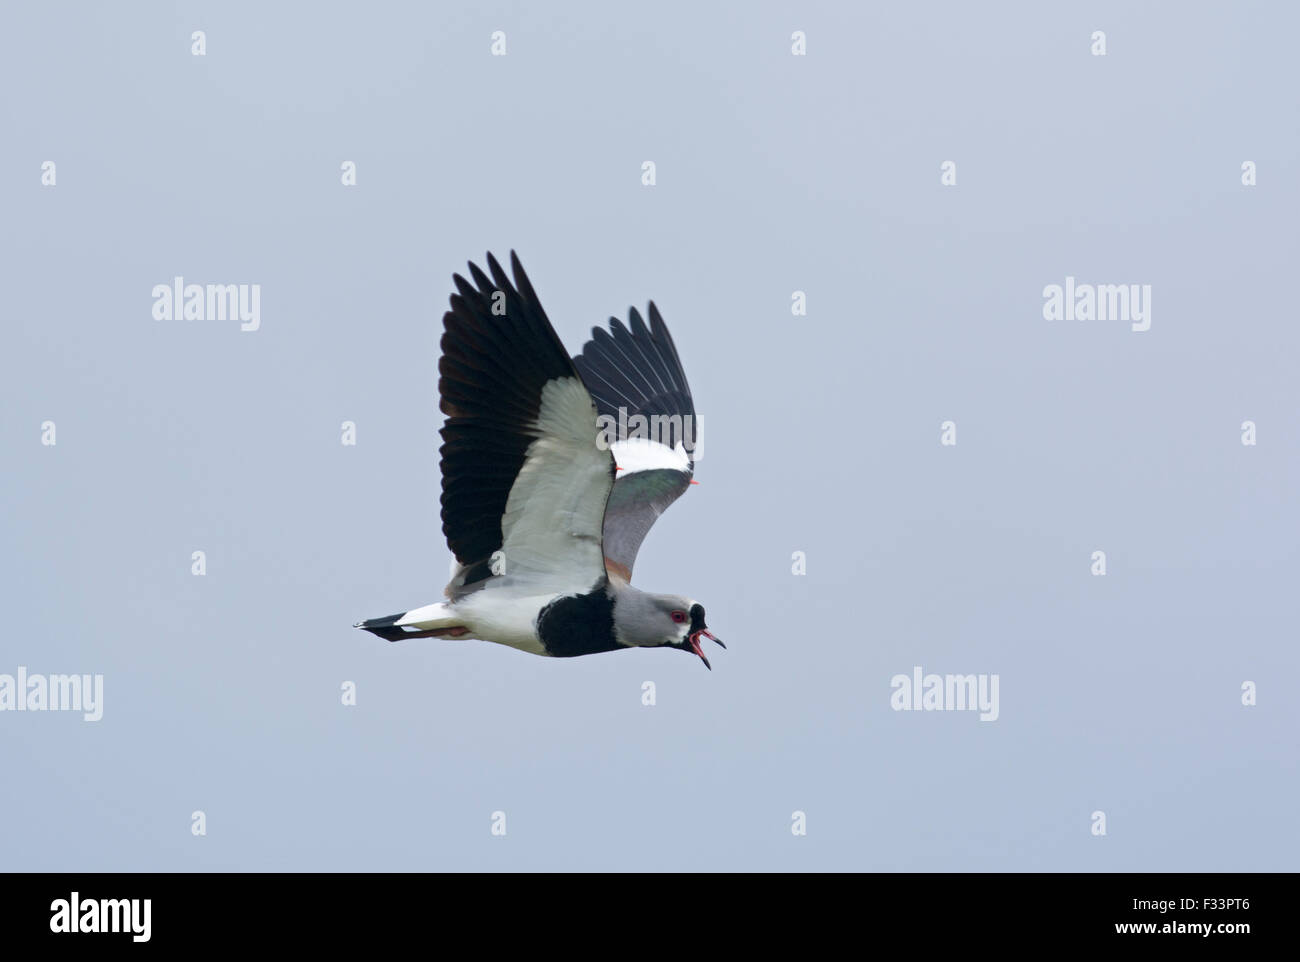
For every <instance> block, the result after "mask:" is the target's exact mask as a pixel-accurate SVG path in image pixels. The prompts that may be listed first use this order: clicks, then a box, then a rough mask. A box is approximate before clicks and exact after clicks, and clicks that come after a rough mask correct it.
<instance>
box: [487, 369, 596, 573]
mask: <svg viewBox="0 0 1300 962" xmlns="http://www.w3.org/2000/svg"><path fill="white" fill-rule="evenodd" d="M535 430H536V431H537V434H538V437H537V439H536V440H535V441H533V442H532V443H531V444H530V445H529V446H528V451H527V453H526V454H525V456H524V464H523V467H522V468H520V470H519V475H518V477H516V478H515V483H514V485H513V486H512V487H511V488H510V497H509V499H508V500H507V501H506V510H505V514H503V515H502V517H501V534H502V536H503V542H502V545H501V552H502V556H503V557H502V561H503V563H504V566H505V568H504V571H503V572H502V573H503V574H504V575H505V576H506V577H508V578H519V579H521V580H523V581H525V582H527V583H528V584H530V585H535V586H538V587H546V588H547V589H549V590H552V591H555V592H556V593H564V592H586V591H589V590H591V588H592V587H593V586H594V585H595V584H596V582H597V581H599V580H600V578H601V577H603V576H604V574H605V561H604V554H603V553H602V551H601V525H602V523H603V521H604V517H605V502H606V500H607V499H608V498H609V491H610V488H611V487H612V486H613V484H614V479H613V477H612V471H611V470H610V463H611V456H610V452H609V451H602V450H600V448H599V447H597V445H596V441H595V439H596V406H595V404H594V403H593V402H592V400H591V395H590V394H589V393H588V392H587V389H586V387H584V386H583V384H582V382H581V381H580V380H578V379H577V378H576V377H564V378H555V379H553V380H550V381H547V382H546V385H545V386H544V387H543V388H542V403H541V407H540V409H539V413H538V416H537V421H536V422H535Z"/></svg>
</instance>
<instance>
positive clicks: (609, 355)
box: [573, 301, 699, 581]
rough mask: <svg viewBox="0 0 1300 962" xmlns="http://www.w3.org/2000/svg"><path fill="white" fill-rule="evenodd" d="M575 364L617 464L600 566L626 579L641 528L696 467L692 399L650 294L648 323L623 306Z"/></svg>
mask: <svg viewBox="0 0 1300 962" xmlns="http://www.w3.org/2000/svg"><path fill="white" fill-rule="evenodd" d="M573 363H574V366H575V367H576V368H577V369H578V373H579V374H580V375H582V380H583V383H585V384H586V385H587V390H588V391H590V392H591V396H592V399H593V400H595V402H596V409H597V410H598V411H599V413H600V416H601V421H602V426H603V427H604V428H605V429H607V436H608V437H609V439H610V440H611V441H612V444H611V446H610V449H611V450H612V451H613V454H614V460H615V463H616V464H617V465H618V471H617V475H616V477H617V480H616V481H615V482H614V490H613V491H612V492H611V493H610V496H609V503H608V504H607V505H606V507H605V523H604V528H603V530H604V548H605V569H606V571H607V572H608V573H609V575H610V576H611V577H618V578H622V579H624V580H627V581H630V580H631V578H632V566H633V565H634V564H635V562H636V553H637V551H638V550H639V549H640V548H641V542H642V541H644V540H645V536H646V533H647V532H648V531H649V530H650V527H651V526H652V525H653V524H654V523H655V519H657V518H658V517H659V515H661V514H663V513H664V511H665V510H667V508H668V506H669V505H670V504H672V503H673V502H674V501H676V500H677V499H678V498H679V497H681V495H682V492H683V491H685V490H686V489H687V487H688V486H689V485H690V483H691V475H692V474H694V472H695V464H694V462H693V461H692V460H691V452H692V451H693V450H694V449H695V443H696V440H697V438H698V436H699V432H698V425H697V423H696V418H695V402H694V401H693V400H692V399H691V389H690V386H689V385H688V384H687V383H686V373H685V372H684V371H683V370H682V362H681V358H679V357H678V356H677V348H676V346H674V344H673V339H672V335H671V334H669V333H668V328H667V326H666V325H665V324H664V321H663V318H662V317H660V316H659V310H658V308H656V307H655V305H654V302H653V301H652V302H651V303H650V326H649V327H647V326H646V323H645V321H643V320H642V319H641V315H640V314H639V313H638V312H637V310H636V308H632V309H631V310H629V311H628V325H627V326H625V325H624V324H623V323H622V322H621V321H619V320H618V319H617V318H610V320H609V330H608V331H606V330H604V329H603V328H599V327H597V328H594V329H593V330H592V332H591V340H590V341H588V342H587V343H586V345H585V346H584V347H583V349H582V353H581V354H580V355H578V356H577V357H575V358H574V359H573ZM611 425H612V426H613V430H612V431H609V430H608V429H609V428H610V426H611Z"/></svg>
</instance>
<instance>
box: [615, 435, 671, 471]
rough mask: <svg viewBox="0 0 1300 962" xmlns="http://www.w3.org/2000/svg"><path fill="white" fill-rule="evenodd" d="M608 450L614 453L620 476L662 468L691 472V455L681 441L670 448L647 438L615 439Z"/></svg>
mask: <svg viewBox="0 0 1300 962" xmlns="http://www.w3.org/2000/svg"><path fill="white" fill-rule="evenodd" d="M609 452H610V454H612V455H614V463H615V464H617V465H618V468H619V476H620V477H621V476H623V475H625V474H633V473H635V472H637V471H654V470H656V469H663V468H669V469H671V470H673V471H680V472H682V473H683V474H690V473H691V456H690V455H689V454H687V453H686V448H685V446H684V445H683V444H682V442H681V441H678V442H677V447H675V448H670V447H668V445H666V444H660V443H659V442H658V441H651V440H650V439H649V438H628V439H626V440H624V441H615V442H614V443H613V444H611V445H610V446H609Z"/></svg>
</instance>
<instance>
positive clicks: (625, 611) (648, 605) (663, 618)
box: [614, 592, 727, 669]
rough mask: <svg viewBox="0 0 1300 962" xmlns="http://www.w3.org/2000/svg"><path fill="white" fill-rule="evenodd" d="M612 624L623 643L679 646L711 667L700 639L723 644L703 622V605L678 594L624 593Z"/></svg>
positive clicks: (616, 607)
mask: <svg viewBox="0 0 1300 962" xmlns="http://www.w3.org/2000/svg"><path fill="white" fill-rule="evenodd" d="M614 627H615V630H616V632H617V634H618V636H619V639H620V640H621V641H622V642H623V643H624V644H628V645H637V646H641V647H660V646H666V647H668V648H680V649H681V650H682V651H689V652H692V653H694V654H696V655H699V656H700V660H701V661H703V662H704V667H705V668H709V669H712V667H713V666H712V665H710V664H709V659H708V658H706V657H705V655H704V648H703V647H702V640H703V639H705V638H708V639H710V640H712V641H714V642H717V644H718V645H720V646H721V647H723V648H726V647H727V646H726V645H724V644H722V640H721V639H720V638H718V637H716V636H715V635H714V634H713V633H712V632H710V631H709V626H708V625H707V624H705V622H704V606H703V605H702V604H700V603H699V602H697V601H693V600H691V599H690V598H683V597H681V596H680V595H652V594H645V593H642V592H636V593H635V595H632V594H631V593H630V592H629V593H626V594H624V595H623V596H622V597H620V598H619V599H618V603H617V605H616V606H615V608H614Z"/></svg>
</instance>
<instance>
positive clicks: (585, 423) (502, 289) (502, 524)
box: [355, 251, 726, 668]
mask: <svg viewBox="0 0 1300 962" xmlns="http://www.w3.org/2000/svg"><path fill="white" fill-rule="evenodd" d="M487 264H488V270H489V272H490V274H491V276H490V277H489V276H488V274H485V273H484V272H483V271H482V270H480V269H479V268H478V267H477V266H475V265H474V264H472V263H471V264H470V265H469V274H470V278H471V279H472V282H471V281H470V280H466V279H465V278H463V277H461V276H460V275H459V274H456V275H453V280H454V281H455V284H456V291H457V293H455V294H452V295H451V310H449V311H448V312H447V313H446V314H445V315H444V316H443V335H442V360H441V362H440V363H439V365H438V373H439V375H440V378H439V381H438V393H439V395H440V398H441V404H440V407H441V409H442V412H443V414H445V415H446V416H447V418H446V423H445V425H444V427H443V429H442V440H443V445H442V450H441V454H442V530H443V534H445V535H446V537H447V546H448V547H449V548H450V549H451V552H452V554H453V555H455V557H456V563H455V564H454V565H453V569H452V579H451V582H450V583H449V584H448V585H447V587H446V589H445V591H444V592H443V593H444V594H445V595H446V597H447V600H446V601H444V602H438V603H435V604H431V605H426V606H424V607H422V608H415V609H413V610H411V611H406V612H402V613H400V614H396V615H390V616H388V617H385V618H372V619H370V620H369V621H362V622H360V623H358V624H357V625H355V627H357V628H364V629H365V630H366V631H369V632H372V633H373V634H376V635H378V636H379V637H380V638H385V639H387V640H388V641H401V640H402V639H405V638H464V639H471V638H475V639H479V640H482V641H492V642H496V643H497V644H501V645H508V646H510V647H511V648H518V649H520V650H521V651H528V652H532V653H533V654H538V655H551V656H553V657H559V658H569V657H574V656H577V655H591V654H596V653H597V652H602V651H619V650H622V649H624V648H679V649H681V650H682V651H689V652H693V653H694V654H696V655H698V656H699V657H700V659H701V660H702V661H703V662H704V665H705V667H706V668H711V667H712V666H711V665H709V659H708V658H707V657H705V654H704V649H703V648H702V647H701V639H703V638H708V639H710V640H712V641H715V642H717V643H718V644H719V645H722V642H721V641H720V640H719V639H718V638H716V637H715V636H714V635H713V634H712V633H711V632H710V631H709V629H708V626H707V625H706V624H705V621H704V606H703V605H701V604H700V603H699V602H697V601H695V600H693V599H691V598H686V597H683V596H681V595H661V594H651V593H649V592H646V591H641V590H640V589H638V588H634V587H633V586H632V584H631V581H632V566H633V564H634V562H635V561H636V553H637V550H638V549H639V548H640V547H641V542H642V541H643V540H644V539H645V536H646V533H647V532H648V531H649V530H650V526H651V525H653V524H654V522H655V519H656V518H658V517H659V515H660V514H662V513H663V512H664V510H665V509H666V508H667V507H668V506H669V505H670V504H672V503H673V502H674V501H676V500H677V499H678V498H679V497H681V495H682V493H683V492H685V491H686V490H687V488H688V487H689V486H690V485H691V484H692V483H693V482H692V475H693V474H694V469H695V465H694V462H693V460H692V458H691V451H690V450H688V446H689V447H690V448H691V450H693V449H694V434H693V432H694V425H695V405H694V401H692V399H691V390H690V387H689V385H688V384H687V383H686V375H685V373H684V372H683V371H682V363H681V360H680V359H679V358H678V356H677V348H676V347H675V346H674V345H673V339H672V336H671V335H670V334H669V333H668V328H667V327H666V326H665V325H664V322H663V318H662V317H660V316H659V311H658V309H657V308H656V307H655V305H654V303H653V302H651V304H650V307H649V315H650V323H649V325H648V326H647V324H646V322H645V321H644V320H643V319H642V317H641V315H640V314H639V313H638V312H637V310H636V309H635V308H632V309H631V310H630V311H629V312H628V324H627V325H624V324H623V323H622V322H621V321H619V320H618V319H616V318H611V319H610V323H609V330H608V331H606V330H604V329H602V328H599V327H598V328H595V329H593V331H592V339H591V340H590V341H588V342H587V344H586V345H585V346H584V347H583V349H582V353H581V354H579V355H578V356H576V357H573V358H570V357H569V354H568V352H567V351H566V350H565V348H564V344H563V343H561V341H560V338H559V336H558V335H557V334H556V333H555V329H554V328H553V327H551V322H550V321H549V320H548V319H547V317H546V312H545V311H543V310H542V305H541V303H540V302H539V301H538V299H537V295H536V294H535V293H534V292H533V286H532V284H530V283H529V281H528V276H527V275H526V274H525V273H524V269H523V267H522V266H521V265H520V263H519V258H518V257H517V256H515V254H514V252H513V251H512V252H511V254H510V265H511V269H512V271H513V273H514V280H513V282H512V281H511V279H510V277H508V276H507V275H506V272H505V271H504V270H502V268H501V265H500V264H499V263H498V262H497V260H496V258H495V257H493V256H492V255H491V254H488V257H487ZM647 424H650V425H658V427H659V430H658V431H654V430H651V431H650V432H649V435H650V436H646V433H647V432H646V431H644V430H643V428H644V426H645V425H647ZM629 426H633V429H632V431H631V433H630V435H629V431H628V427H629ZM723 647H726V646H725V645H724V646H723Z"/></svg>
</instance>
